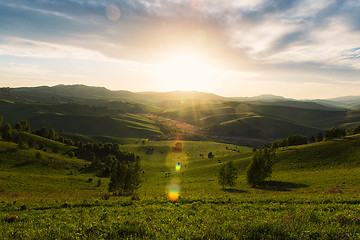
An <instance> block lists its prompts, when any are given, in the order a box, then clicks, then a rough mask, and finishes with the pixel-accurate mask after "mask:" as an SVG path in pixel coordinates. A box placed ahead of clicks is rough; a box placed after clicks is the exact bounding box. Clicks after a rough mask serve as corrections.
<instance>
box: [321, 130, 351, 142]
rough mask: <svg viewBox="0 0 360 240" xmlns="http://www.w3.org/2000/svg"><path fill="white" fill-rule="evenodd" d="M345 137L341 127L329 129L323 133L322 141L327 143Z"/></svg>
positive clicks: (344, 131)
mask: <svg viewBox="0 0 360 240" xmlns="http://www.w3.org/2000/svg"><path fill="white" fill-rule="evenodd" d="M345 136H346V130H345V129H344V128H342V127H337V128H334V127H333V128H330V129H329V130H326V131H325V134H324V140H325V141H328V140H331V139H334V138H342V137H345Z"/></svg>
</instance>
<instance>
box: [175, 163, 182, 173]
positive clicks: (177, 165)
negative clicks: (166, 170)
mask: <svg viewBox="0 0 360 240" xmlns="http://www.w3.org/2000/svg"><path fill="white" fill-rule="evenodd" d="M175 170H176V171H177V172H178V171H180V170H181V163H180V162H178V163H177V164H176V165H175Z"/></svg>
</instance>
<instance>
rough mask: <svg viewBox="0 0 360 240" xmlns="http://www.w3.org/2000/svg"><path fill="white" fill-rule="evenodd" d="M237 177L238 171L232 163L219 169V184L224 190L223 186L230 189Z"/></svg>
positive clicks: (225, 164)
mask: <svg viewBox="0 0 360 240" xmlns="http://www.w3.org/2000/svg"><path fill="white" fill-rule="evenodd" d="M237 177H238V170H237V168H236V167H235V165H234V163H233V161H229V162H227V163H224V164H222V166H221V167H220V169H219V184H220V185H221V186H222V187H223V188H224V187H225V186H229V187H232V186H234V185H235V181H236V179H237Z"/></svg>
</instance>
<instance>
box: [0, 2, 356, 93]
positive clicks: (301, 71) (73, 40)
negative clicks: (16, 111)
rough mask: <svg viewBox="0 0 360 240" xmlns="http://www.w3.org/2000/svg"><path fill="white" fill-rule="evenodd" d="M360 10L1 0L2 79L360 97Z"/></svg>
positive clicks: (352, 6)
mask: <svg viewBox="0 0 360 240" xmlns="http://www.w3.org/2000/svg"><path fill="white" fill-rule="evenodd" d="M359 12H360V1H358V0H317V1H313V0H242V1H236V0H234V1H230V0H221V1H220V0H169V1H160V0H122V1H117V0H61V1H59V0H2V1H1V2H0V85H1V86H4V87H7V86H9V87H19V86H39V85H48V86H52V85H57V84H86V85H92V86H104V87H107V88H109V89H113V90H130V91H171V90H198V91H206V92H213V93H216V94H219V95H223V96H254V95H259V94H276V95H282V96H285V97H293V98H299V99H306V98H330V97H337V96H344V95H360V81H359V80H360V79H359V76H360V74H359V73H360V71H359V70H360V14H359ZM184 52H185V53H187V55H186V56H185V57H184V55H183V54H182V53H184ZM179 56H180V57H179ZM179 58H180V59H181V60H179ZM169 59H170V60H169ZM202 61H203V63H201V64H199V65H197V62H202ZM168 62H172V63H171V64H172V65H169V64H168ZM189 62H191V64H192V65H193V66H191V64H189ZM184 72H186V74H184Z"/></svg>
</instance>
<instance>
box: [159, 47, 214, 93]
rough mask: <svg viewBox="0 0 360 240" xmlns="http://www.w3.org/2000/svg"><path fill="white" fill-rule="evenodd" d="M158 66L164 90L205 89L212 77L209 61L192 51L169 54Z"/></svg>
mask: <svg viewBox="0 0 360 240" xmlns="http://www.w3.org/2000/svg"><path fill="white" fill-rule="evenodd" d="M159 66H160V69H159V78H160V81H161V84H163V86H162V87H163V88H166V90H183V91H192V90H197V91H207V90H208V89H209V88H208V87H209V86H210V85H211V82H212V79H213V74H212V73H213V68H212V66H211V64H210V62H209V61H208V60H207V59H206V58H205V57H204V56H202V55H200V54H196V53H192V52H177V53H172V54H169V55H168V56H167V57H165V58H164V59H163V60H162V61H161V64H160V65H159Z"/></svg>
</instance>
